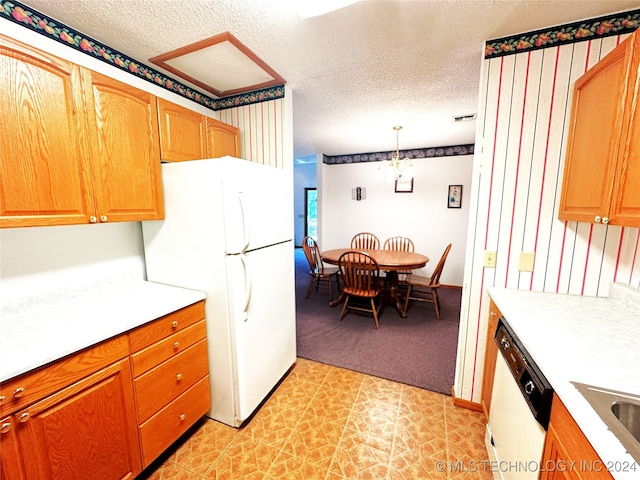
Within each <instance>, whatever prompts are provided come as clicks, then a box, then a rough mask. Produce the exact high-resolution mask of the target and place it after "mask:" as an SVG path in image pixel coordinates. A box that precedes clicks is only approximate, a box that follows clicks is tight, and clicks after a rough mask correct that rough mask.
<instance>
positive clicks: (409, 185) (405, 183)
mask: <svg viewBox="0 0 640 480" xmlns="http://www.w3.org/2000/svg"><path fill="white" fill-rule="evenodd" d="M395 192H396V193H412V192H413V177H411V178H408V179H407V178H402V177H400V178H398V179H397V180H396V189H395Z"/></svg>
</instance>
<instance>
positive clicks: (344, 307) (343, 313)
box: [340, 296, 351, 321]
mask: <svg viewBox="0 0 640 480" xmlns="http://www.w3.org/2000/svg"><path fill="white" fill-rule="evenodd" d="M350 298H351V297H350V296H347V298H345V299H344V304H343V305H342V310H341V311H340V321H342V319H343V318H344V315H345V310H346V309H347V306H348V305H349V299H350Z"/></svg>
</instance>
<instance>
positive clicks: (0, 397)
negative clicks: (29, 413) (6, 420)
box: [0, 395, 7, 403]
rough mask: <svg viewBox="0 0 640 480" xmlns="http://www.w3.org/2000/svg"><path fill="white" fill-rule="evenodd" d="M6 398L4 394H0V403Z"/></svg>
mask: <svg viewBox="0 0 640 480" xmlns="http://www.w3.org/2000/svg"><path fill="white" fill-rule="evenodd" d="M6 399H7V397H5V396H4V395H0V403H2V402H4V401H5V400H6Z"/></svg>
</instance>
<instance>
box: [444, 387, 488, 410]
mask: <svg viewBox="0 0 640 480" xmlns="http://www.w3.org/2000/svg"><path fill="white" fill-rule="evenodd" d="M451 398H453V404H454V405H455V406H456V407H462V408H466V409H467V410H473V411H474V412H482V411H483V410H482V405H481V404H479V403H476V402H472V401H470V400H464V399H462V398H457V397H456V389H455V387H451Z"/></svg>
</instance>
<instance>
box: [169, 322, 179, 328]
mask: <svg viewBox="0 0 640 480" xmlns="http://www.w3.org/2000/svg"><path fill="white" fill-rule="evenodd" d="M171 327H172V328H178V321H177V320H174V321H173V322H171Z"/></svg>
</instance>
